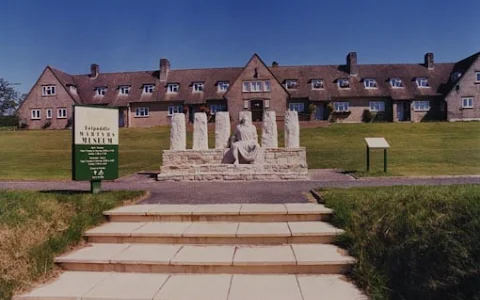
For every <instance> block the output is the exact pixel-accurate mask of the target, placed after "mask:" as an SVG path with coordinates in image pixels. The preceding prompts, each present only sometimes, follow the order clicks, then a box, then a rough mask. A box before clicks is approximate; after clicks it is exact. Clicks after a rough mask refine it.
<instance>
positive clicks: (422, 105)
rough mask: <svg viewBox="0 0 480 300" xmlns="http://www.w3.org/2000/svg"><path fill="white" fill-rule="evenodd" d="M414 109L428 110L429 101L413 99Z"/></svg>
mask: <svg viewBox="0 0 480 300" xmlns="http://www.w3.org/2000/svg"><path fill="white" fill-rule="evenodd" d="M413 110H414V111H429V110H430V101H413Z"/></svg>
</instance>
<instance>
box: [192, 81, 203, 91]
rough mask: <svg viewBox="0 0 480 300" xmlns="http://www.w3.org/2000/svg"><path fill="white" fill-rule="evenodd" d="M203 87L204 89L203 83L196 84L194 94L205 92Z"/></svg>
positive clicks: (194, 84)
mask: <svg viewBox="0 0 480 300" xmlns="http://www.w3.org/2000/svg"><path fill="white" fill-rule="evenodd" d="M203 87H204V84H203V82H194V83H193V92H194V93H201V92H203Z"/></svg>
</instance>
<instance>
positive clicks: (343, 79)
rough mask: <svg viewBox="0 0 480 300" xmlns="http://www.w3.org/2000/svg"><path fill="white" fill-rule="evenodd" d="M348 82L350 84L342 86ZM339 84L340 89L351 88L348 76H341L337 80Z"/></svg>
mask: <svg viewBox="0 0 480 300" xmlns="http://www.w3.org/2000/svg"><path fill="white" fill-rule="evenodd" d="M342 82H346V83H347V84H348V86H345V87H342V85H341V83H342ZM337 85H338V88H339V89H349V88H350V80H349V79H346V78H340V79H338V80H337Z"/></svg>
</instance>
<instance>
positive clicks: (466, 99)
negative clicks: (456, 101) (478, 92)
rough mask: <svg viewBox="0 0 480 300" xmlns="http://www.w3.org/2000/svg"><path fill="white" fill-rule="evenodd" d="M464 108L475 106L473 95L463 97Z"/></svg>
mask: <svg viewBox="0 0 480 300" xmlns="http://www.w3.org/2000/svg"><path fill="white" fill-rule="evenodd" d="M469 102H470V103H469ZM462 108H473V97H462Z"/></svg>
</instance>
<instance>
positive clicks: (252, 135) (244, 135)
mask: <svg viewBox="0 0 480 300" xmlns="http://www.w3.org/2000/svg"><path fill="white" fill-rule="evenodd" d="M233 138H234V141H232V142H233V143H232V154H233V158H234V162H233V163H234V164H236V165H238V164H239V163H240V160H239V159H240V158H242V159H243V160H244V161H246V162H247V163H253V162H255V160H256V159H257V155H258V151H259V148H260V145H259V144H258V135H257V128H256V127H255V126H254V125H253V124H252V123H251V121H250V119H249V117H248V116H247V115H242V116H241V119H240V124H239V125H237V130H236V131H235V136H234V137H233Z"/></svg>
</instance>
